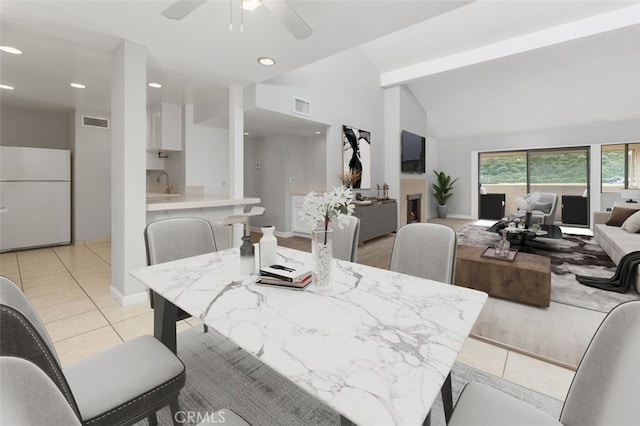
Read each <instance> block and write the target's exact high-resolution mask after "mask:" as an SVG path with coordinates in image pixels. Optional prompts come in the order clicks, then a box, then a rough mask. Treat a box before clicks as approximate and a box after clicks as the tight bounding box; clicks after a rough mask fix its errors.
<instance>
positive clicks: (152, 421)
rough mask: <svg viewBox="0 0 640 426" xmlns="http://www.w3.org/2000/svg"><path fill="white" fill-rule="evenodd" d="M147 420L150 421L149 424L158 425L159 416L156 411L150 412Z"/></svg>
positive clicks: (151, 425) (150, 425)
mask: <svg viewBox="0 0 640 426" xmlns="http://www.w3.org/2000/svg"><path fill="white" fill-rule="evenodd" d="M147 421H148V422H149V426H158V416H156V413H151V414H149V416H148V417H147Z"/></svg>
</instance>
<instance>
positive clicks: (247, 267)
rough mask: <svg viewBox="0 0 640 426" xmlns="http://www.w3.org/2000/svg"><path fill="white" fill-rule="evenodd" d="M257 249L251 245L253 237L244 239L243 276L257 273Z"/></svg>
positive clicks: (241, 268) (241, 250) (241, 255)
mask: <svg viewBox="0 0 640 426" xmlns="http://www.w3.org/2000/svg"><path fill="white" fill-rule="evenodd" d="M255 259H256V254H255V247H254V246H253V244H252V243H251V236H249V235H246V236H244V237H242V245H241V246H240V273H241V274H242V275H251V274H253V273H254V272H255V267H256V261H255Z"/></svg>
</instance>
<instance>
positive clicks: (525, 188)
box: [478, 147, 640, 219]
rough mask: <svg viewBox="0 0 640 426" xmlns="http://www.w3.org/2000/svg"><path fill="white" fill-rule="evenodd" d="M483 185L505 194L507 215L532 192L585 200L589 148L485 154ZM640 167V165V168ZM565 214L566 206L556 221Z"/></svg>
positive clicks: (481, 155)
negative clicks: (520, 199)
mask: <svg viewBox="0 0 640 426" xmlns="http://www.w3.org/2000/svg"><path fill="white" fill-rule="evenodd" d="M478 160H479V164H478V171H479V174H480V176H479V182H480V185H482V186H483V187H484V189H485V190H486V192H487V193H490V194H504V195H505V214H509V213H510V212H513V211H515V210H516V209H517V207H518V206H517V200H518V198H520V197H522V196H523V195H525V194H526V193H528V192H551V193H554V194H558V197H559V203H561V201H560V200H562V197H563V196H571V197H583V194H584V193H585V190H586V189H587V188H588V187H589V148H588V147H571V148H552V149H532V150H527V151H503V152H481V153H479V156H478ZM639 166H640V165H639ZM561 215H562V204H560V205H559V207H558V208H557V210H556V218H557V219H560V217H561Z"/></svg>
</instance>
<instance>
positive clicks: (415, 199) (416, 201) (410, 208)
mask: <svg viewBox="0 0 640 426" xmlns="http://www.w3.org/2000/svg"><path fill="white" fill-rule="evenodd" d="M421 201H422V194H408V195H407V223H414V222H420V204H421Z"/></svg>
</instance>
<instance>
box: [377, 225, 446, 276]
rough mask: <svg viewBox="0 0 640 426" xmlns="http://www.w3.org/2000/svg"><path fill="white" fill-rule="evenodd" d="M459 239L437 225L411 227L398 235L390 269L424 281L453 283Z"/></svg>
mask: <svg viewBox="0 0 640 426" xmlns="http://www.w3.org/2000/svg"><path fill="white" fill-rule="evenodd" d="M457 245H458V237H457V235H456V232H455V231H454V230H453V228H451V227H449V226H446V225H440V224H437V223H410V224H408V225H405V226H403V227H402V228H400V229H399V230H398V232H397V234H396V239H395V241H394V243H393V250H392V252H391V264H390V266H389V269H390V270H392V271H396V272H401V273H403V274H409V275H415V276H417V277H421V278H427V279H430V280H435V281H441V282H445V283H450V284H451V283H453V278H454V275H455V268H456V250H457Z"/></svg>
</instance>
